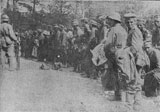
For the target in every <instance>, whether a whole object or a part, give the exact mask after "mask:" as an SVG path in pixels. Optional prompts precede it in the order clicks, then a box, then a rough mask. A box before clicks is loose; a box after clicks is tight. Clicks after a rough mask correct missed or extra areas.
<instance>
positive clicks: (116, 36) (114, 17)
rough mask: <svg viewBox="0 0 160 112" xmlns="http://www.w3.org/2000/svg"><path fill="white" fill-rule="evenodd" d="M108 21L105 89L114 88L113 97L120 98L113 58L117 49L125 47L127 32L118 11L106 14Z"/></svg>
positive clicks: (118, 82)
mask: <svg viewBox="0 0 160 112" xmlns="http://www.w3.org/2000/svg"><path fill="white" fill-rule="evenodd" d="M107 19H108V23H109V25H110V27H111V28H110V29H109V31H108V34H107V39H106V41H104V44H105V48H104V51H105V53H106V57H107V58H108V62H107V64H108V69H107V74H106V75H107V76H106V77H107V80H108V81H107V82H108V84H106V85H107V89H108V90H113V89H114V90H115V99H116V100H121V92H120V90H121V87H120V81H119V76H118V69H117V65H116V60H115V53H116V51H117V50H118V49H122V48H125V47H126V41H127V32H126V30H125V29H124V28H123V27H122V26H121V17H120V15H119V13H116V12H113V13H111V15H109V16H108V18H107Z"/></svg>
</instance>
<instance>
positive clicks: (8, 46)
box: [0, 15, 17, 70]
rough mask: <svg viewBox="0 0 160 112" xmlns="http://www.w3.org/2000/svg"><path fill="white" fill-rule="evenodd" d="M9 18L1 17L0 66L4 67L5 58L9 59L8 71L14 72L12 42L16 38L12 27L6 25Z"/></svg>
mask: <svg viewBox="0 0 160 112" xmlns="http://www.w3.org/2000/svg"><path fill="white" fill-rule="evenodd" d="M8 21H9V17H8V16H7V15H3V16H2V24H1V26H0V33H1V35H2V40H3V43H2V58H3V59H2V65H3V67H4V66H5V56H6V55H7V56H8V58H9V70H14V63H13V61H14V56H15V53H14V42H15V41H16V42H17V37H16V36H15V33H14V31H13V28H12V26H11V25H10V24H9V23H8Z"/></svg>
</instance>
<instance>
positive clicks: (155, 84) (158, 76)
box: [144, 42, 160, 97]
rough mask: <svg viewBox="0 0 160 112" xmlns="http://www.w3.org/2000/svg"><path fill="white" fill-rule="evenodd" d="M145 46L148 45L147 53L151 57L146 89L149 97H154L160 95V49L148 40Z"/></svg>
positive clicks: (145, 82)
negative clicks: (152, 45)
mask: <svg viewBox="0 0 160 112" xmlns="http://www.w3.org/2000/svg"><path fill="white" fill-rule="evenodd" d="M144 47H145V48H147V47H148V49H149V50H148V51H147V55H148V57H149V59H150V69H149V70H148V73H147V75H146V76H145V80H144V90H145V95H146V96H147V97H152V96H156V95H160V51H159V50H158V49H155V48H153V47H151V42H146V43H145V45H144ZM149 72H150V73H149ZM156 90H157V93H156Z"/></svg>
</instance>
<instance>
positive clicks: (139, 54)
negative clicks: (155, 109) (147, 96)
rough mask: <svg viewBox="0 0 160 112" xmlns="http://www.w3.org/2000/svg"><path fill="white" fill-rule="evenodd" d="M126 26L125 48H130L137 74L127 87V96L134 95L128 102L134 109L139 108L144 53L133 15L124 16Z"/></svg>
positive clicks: (141, 36) (139, 32) (141, 38)
mask: <svg viewBox="0 0 160 112" xmlns="http://www.w3.org/2000/svg"><path fill="white" fill-rule="evenodd" d="M124 17H125V21H126V25H127V28H128V39H127V46H128V47H129V48H130V51H131V53H132V54H133V56H134V58H135V66H136V70H137V72H138V74H137V75H136V76H135V78H134V79H133V82H132V83H130V84H129V86H128V89H127V90H128V95H131V94H129V93H132V92H133V93H134V96H135V97H134V99H133V100H132V101H128V103H130V104H131V105H132V104H133V106H134V107H136V108H139V106H140V105H141V103H140V101H141V86H142V81H141V78H140V77H141V69H142V61H144V60H143V59H144V51H143V49H142V47H143V44H144V42H143V35H142V32H141V31H140V29H139V28H138V27H137V18H136V15H135V14H133V13H127V14H125V15H124Z"/></svg>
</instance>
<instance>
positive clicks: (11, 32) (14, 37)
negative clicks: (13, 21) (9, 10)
mask: <svg viewBox="0 0 160 112" xmlns="http://www.w3.org/2000/svg"><path fill="white" fill-rule="evenodd" d="M8 28H9V29H8V30H9V34H10V38H11V39H13V40H14V41H18V40H17V37H16V35H15V33H14V31H13V28H12V26H11V25H9V27H8Z"/></svg>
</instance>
